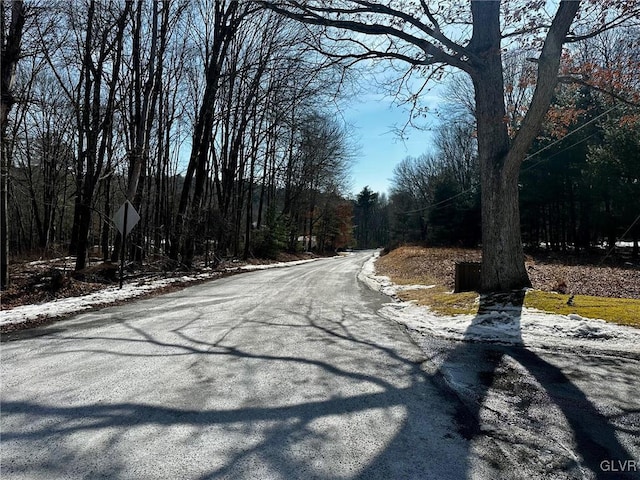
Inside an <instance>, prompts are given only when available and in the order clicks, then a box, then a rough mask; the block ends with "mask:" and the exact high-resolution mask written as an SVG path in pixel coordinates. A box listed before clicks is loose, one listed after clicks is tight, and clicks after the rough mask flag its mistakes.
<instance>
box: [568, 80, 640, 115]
mask: <svg viewBox="0 0 640 480" xmlns="http://www.w3.org/2000/svg"><path fill="white" fill-rule="evenodd" d="M558 82H559V83H564V84H567V85H570V84H575V85H582V86H583V87H587V88H590V89H592V90H595V91H596V92H600V93H603V94H605V95H609V96H610V97H611V98H614V99H616V100H618V101H620V102H622V103H624V104H626V105H629V106H631V107H636V108H638V107H640V103H637V102H632V101H630V100H627V99H626V98H624V97H622V96H620V95H618V94H617V93H614V92H612V91H609V90H605V89H604V88H601V87H598V86H597V85H593V84H591V83H589V82H586V81H584V80H582V79H581V78H577V77H572V76H571V75H562V76H559V77H558Z"/></svg>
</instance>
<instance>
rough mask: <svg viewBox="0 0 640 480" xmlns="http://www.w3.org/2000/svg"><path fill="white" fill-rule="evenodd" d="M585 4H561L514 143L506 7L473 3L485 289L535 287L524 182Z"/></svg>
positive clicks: (472, 44)
mask: <svg viewBox="0 0 640 480" xmlns="http://www.w3.org/2000/svg"><path fill="white" fill-rule="evenodd" d="M579 6H580V2H566V1H565V2H561V3H560V5H559V7H558V12H557V14H556V16H555V17H554V19H553V22H552V24H551V27H550V29H549V33H548V35H547V38H546V39H545V42H544V46H543V48H542V52H541V54H540V58H539V59H538V75H537V82H536V90H535V92H534V95H533V99H532V100H531V104H530V105H529V110H528V112H527V115H526V117H525V119H524V120H523V122H522V126H521V127H520V129H519V131H518V134H517V135H516V137H515V138H514V139H513V141H511V140H510V139H509V135H508V131H507V124H506V108H505V104H504V80H503V68H502V56H501V51H502V50H501V49H502V45H501V43H500V42H501V33H500V2H499V1H484V2H480V1H476V2H472V7H471V11H472V14H473V36H472V39H471V41H470V42H469V46H468V48H469V50H470V51H472V52H473V53H475V54H476V58H475V59H474V60H473V61H472V62H471V65H472V68H471V70H470V71H469V73H470V75H471V78H472V80H473V85H474V89H475V97H476V98H475V100H476V120H477V124H478V157H479V161H480V182H481V187H482V275H481V289H482V290H484V291H503V290H510V289H518V288H523V287H527V286H530V285H531V282H530V280H529V276H528V275H527V270H526V268H525V265H524V252H523V249H522V240H521V236H520V211H519V199H518V177H519V173H520V166H521V165H522V162H523V161H524V158H525V156H526V154H527V152H528V150H529V148H530V147H531V143H532V142H533V140H534V139H535V137H536V135H537V134H538V131H539V129H540V125H541V124H542V121H543V120H544V117H545V114H546V112H547V110H548V108H549V104H550V103H551V98H552V96H553V92H554V90H555V87H556V85H557V83H558V80H557V74H558V67H559V65H560V56H561V54H562V45H563V43H564V40H565V38H566V35H567V32H568V30H569V27H570V25H571V22H572V21H573V18H574V17H575V15H576V12H577V10H578V8H579Z"/></svg>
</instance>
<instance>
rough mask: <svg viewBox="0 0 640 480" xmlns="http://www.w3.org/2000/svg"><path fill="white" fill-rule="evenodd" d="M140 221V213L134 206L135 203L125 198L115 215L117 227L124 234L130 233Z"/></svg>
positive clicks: (114, 220)
mask: <svg viewBox="0 0 640 480" xmlns="http://www.w3.org/2000/svg"><path fill="white" fill-rule="evenodd" d="M125 209H126V210H127V212H126V213H127V214H126V219H127V229H126V231H125V229H124V222H125ZM139 221H140V215H138V212H136V209H135V208H133V205H131V202H129V200H125V202H124V203H123V204H122V206H121V207H120V208H119V209H118V211H117V212H116V214H115V215H114V216H113V223H115V225H116V228H117V229H118V231H119V232H120V233H121V234H122V235H124V236H127V235H129V232H131V230H133V227H135V226H136V224H137V223H138V222H139Z"/></svg>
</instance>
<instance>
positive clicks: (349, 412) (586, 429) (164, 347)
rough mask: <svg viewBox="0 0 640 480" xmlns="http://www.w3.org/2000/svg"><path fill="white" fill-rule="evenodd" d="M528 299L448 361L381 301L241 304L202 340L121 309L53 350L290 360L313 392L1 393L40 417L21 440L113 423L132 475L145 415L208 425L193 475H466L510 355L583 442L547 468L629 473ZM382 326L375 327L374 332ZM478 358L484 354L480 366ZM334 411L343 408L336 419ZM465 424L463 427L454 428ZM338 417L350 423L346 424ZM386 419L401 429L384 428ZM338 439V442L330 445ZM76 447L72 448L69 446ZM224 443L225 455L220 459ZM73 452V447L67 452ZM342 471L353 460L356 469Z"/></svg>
mask: <svg viewBox="0 0 640 480" xmlns="http://www.w3.org/2000/svg"><path fill="white" fill-rule="evenodd" d="M506 300H509V302H510V304H511V307H510V308H509V310H508V312H506V313H505V312H504V308H501V307H500V305H502V304H504V303H505V302H506ZM523 300H524V293H522V294H521V293H516V294H514V295H512V296H511V297H510V298H508V299H505V298H497V299H496V297H483V300H482V305H481V308H480V313H479V315H478V316H477V317H476V318H475V319H474V321H473V322H472V325H471V326H470V328H469V331H468V335H467V338H466V339H465V341H463V342H460V343H459V344H458V345H457V346H455V347H454V348H453V349H452V348H451V347H450V344H449V343H447V346H446V348H445V347H443V350H442V352H443V355H444V360H442V361H440V360H439V359H437V358H426V357H425V356H424V355H422V354H417V353H416V352H417V349H409V350H407V349H401V348H399V347H398V346H397V337H396V335H397V333H398V331H399V329H400V327H399V326H398V325H395V324H387V323H384V324H381V323H380V322H381V319H380V318H379V317H377V316H375V315H372V316H371V317H370V318H369V317H363V315H362V313H361V312H358V311H355V310H352V309H349V308H346V307H345V308H343V310H342V312H341V315H340V316H339V318H334V317H331V316H322V315H321V316H318V315H317V313H315V312H317V310H316V309H314V308H313V305H311V304H309V305H307V306H306V311H305V310H304V309H302V310H295V311H294V310H286V309H283V310H282V316H281V317H278V318H275V317H274V318H261V319H256V318H253V317H245V318H239V319H237V320H236V321H234V322H233V324H230V326H229V327H228V328H227V329H226V331H225V332H224V334H221V335H220V336H219V337H218V339H217V340H215V341H213V340H203V339H202V338H201V337H199V336H198V335H195V334H193V333H191V332H192V330H191V328H192V326H193V325H194V323H195V321H194V320H193V319H192V320H190V321H188V322H183V323H182V324H181V325H180V326H178V327H176V328H175V329H173V330H172V331H171V332H164V333H163V335H162V337H159V336H157V334H152V333H150V332H151V330H149V331H147V330H146V329H145V328H143V327H142V326H140V325H139V324H137V323H136V322H135V321H129V320H126V319H121V322H120V325H121V326H122V327H124V328H125V329H127V330H128V331H129V332H130V333H131V335H124V334H122V335H117V336H101V337H99V336H91V334H89V333H87V334H85V335H84V336H83V335H79V336H77V335H76V336H73V337H66V336H65V335H64V334H61V333H56V334H55V336H57V338H59V339H60V340H61V341H62V340H72V341H73V342H74V344H75V342H78V345H79V346H78V348H74V349H73V350H65V351H64V352H61V353H52V354H50V355H51V356H52V358H53V357H55V356H56V355H66V354H68V353H70V352H71V351H74V352H76V353H79V352H80V353H86V354H93V355H97V354H107V355H112V356H124V357H127V358H129V357H131V358H132V359H133V357H138V358H141V359H150V358H151V359H153V357H158V358H171V357H183V356H187V357H192V358H193V362H191V367H193V369H194V370H195V367H196V366H198V365H200V366H204V367H207V366H210V365H211V364H212V362H217V363H220V362H224V364H225V365H226V366H225V367H224V368H225V369H228V370H229V371H230V372H231V373H234V374H238V375H240V374H242V373H243V372H246V371H248V370H247V369H248V367H251V369H252V370H251V371H252V372H253V373H251V375H259V374H261V372H264V371H266V369H269V368H276V367H278V368H280V369H281V371H282V372H289V374H288V375H283V376H281V377H278V380H277V381H280V382H282V384H281V385H276V386H275V387H277V388H275V389H274V391H276V392H277V390H278V388H280V389H281V390H283V391H286V389H287V388H290V387H291V385H290V384H291V383H292V382H296V381H299V382H300V384H299V385H297V386H296V388H300V389H304V388H309V389H310V392H309V398H308V399H307V400H305V401H303V402H297V403H291V402H287V401H286V396H285V395H284V394H283V397H282V398H281V399H280V400H279V401H280V404H278V401H274V402H272V403H271V404H269V405H263V406H261V405H255V404H251V403H252V402H253V401H254V399H251V398H245V399H244V401H245V404H240V405H235V404H234V405H233V406H230V407H229V408H222V407H220V406H217V407H216V408H211V407H210V406H207V405H206V402H205V407H204V408H186V407H184V406H175V405H174V406H169V405H163V404H162V402H160V403H158V402H155V403H143V402H125V401H116V402H113V403H112V402H105V403H103V404H97V403H91V404H84V405H69V406H65V405H47V404H45V403H38V402H35V401H6V402H3V404H2V414H3V417H4V418H5V419H6V418H12V417H13V418H26V419H28V420H27V421H26V422H25V425H27V424H30V425H31V426H29V428H25V429H24V430H19V429H13V428H12V427H9V428H6V427H3V432H2V435H3V442H11V443H14V444H17V445H25V444H30V443H31V442H34V444H35V445H42V444H45V443H58V444H64V442H65V439H68V438H71V437H73V436H74V435H76V434H78V433H79V432H83V431H88V432H92V431H93V432H95V433H96V434H98V433H101V432H119V433H113V434H112V437H111V438H110V441H109V443H106V444H105V445H104V446H103V447H102V451H100V452H99V453H100V454H101V455H103V456H104V457H106V458H108V459H109V461H110V462H111V463H112V467H113V468H114V471H123V472H124V473H123V475H125V473H126V471H127V468H128V467H127V465H128V463H129V461H130V460H129V459H128V458H118V453H120V454H122V452H120V451H119V449H118V448H117V445H118V443H119V441H120V439H121V438H122V437H123V435H129V434H132V435H133V434H135V432H137V431H139V430H140V429H147V430H148V434H147V435H149V436H153V435H158V436H160V435H162V434H163V432H165V431H166V429H167V428H170V429H176V428H190V429H191V430H193V431H195V432H198V433H193V434H192V435H193V436H192V437H191V438H190V439H189V442H192V443H188V445H187V446H188V448H194V449H195V448H201V449H203V450H205V451H207V452H209V450H208V449H212V450H211V451H210V452H209V455H210V457H209V458H210V459H211V463H212V465H209V466H207V468H205V471H198V473H197V474H196V473H195V472H196V470H193V471H192V473H193V474H190V475H186V477H189V478H200V479H203V480H204V479H215V478H250V477H251V474H250V472H251V465H252V464H255V462H256V460H257V459H259V460H260V461H261V462H263V463H264V465H266V466H267V469H266V471H265V472H264V473H265V477H269V476H270V475H271V476H273V477H274V478H309V479H311V478H317V479H330V478H335V477H336V472H338V471H340V472H341V473H342V474H341V476H342V477H343V478H352V479H354V480H355V479H362V480H364V479H395V478H403V479H412V478H413V479H424V478H438V479H447V478H449V479H458V478H468V477H471V476H472V472H473V471H474V469H475V468H476V467H477V464H478V462H477V460H478V458H480V460H481V461H482V454H481V453H478V452H476V451H475V450H474V448H475V447H474V445H475V444H476V443H477V442H481V441H483V438H487V436H488V435H489V436H490V435H491V434H490V433H489V434H487V431H486V430H485V428H484V427H485V426H486V422H485V420H483V414H484V413H485V412H484V410H483V409H485V408H486V403H487V402H486V401H487V399H488V398H489V397H490V396H491V394H492V389H494V388H495V387H496V384H497V383H498V382H499V381H500V377H501V372H502V370H501V369H503V368H504V367H503V363H504V360H505V359H512V360H513V361H515V362H516V363H517V364H518V365H520V366H521V367H523V368H524V369H525V370H526V371H527V372H529V373H530V374H531V375H532V376H533V377H534V378H535V380H536V381H537V382H538V384H539V385H540V386H541V387H542V389H543V390H544V392H546V395H547V396H548V397H549V398H550V399H551V401H552V403H553V404H554V405H555V406H556V407H557V408H558V409H559V411H560V412H561V413H562V414H563V415H564V417H565V418H566V420H567V423H568V425H569V426H570V428H571V430H572V433H573V437H574V439H575V446H574V447H573V448H574V450H575V451H576V452H577V454H578V455H579V456H580V457H581V459H580V461H579V462H577V461H575V460H572V459H571V458H570V456H568V457H567V462H566V463H565V464H564V465H553V466H552V467H550V468H552V469H551V470H547V471H546V472H545V473H547V474H549V476H550V477H553V476H554V475H557V474H562V475H563V476H564V475H565V474H566V475H568V476H570V477H571V476H575V477H581V476H582V475H581V474H580V472H579V471H580V469H581V468H582V466H584V467H587V468H588V469H590V470H591V471H592V472H593V473H594V475H595V478H598V479H604V478H632V477H631V476H630V475H628V476H627V477H625V476H624V474H621V473H619V472H618V473H616V474H612V473H611V472H606V471H603V469H602V468H601V462H602V461H608V460H627V459H629V460H633V458H632V456H631V454H630V452H628V451H627V450H626V449H625V448H624V446H623V445H622V444H621V443H620V442H619V440H618V439H617V437H616V430H615V428H614V426H613V425H612V424H611V422H610V420H609V419H608V418H607V417H606V416H605V415H604V414H602V413H601V412H600V411H599V410H598V408H597V407H596V406H595V405H594V404H593V403H592V402H591V401H590V400H589V399H588V398H587V396H586V395H585V394H584V393H583V392H582V391H581V390H580V389H579V388H578V387H577V386H576V385H575V384H573V383H572V381H571V380H570V379H569V378H568V377H567V376H566V375H565V374H564V373H563V372H562V371H561V370H560V369H559V368H558V367H556V366H554V365H552V364H550V363H549V362H548V361H546V360H544V359H543V358H541V357H540V356H539V355H537V354H536V353H534V352H532V351H531V350H528V349H527V348H526V347H524V346H523V342H522V338H521V337H520V317H521V311H522V304H523ZM283 318H286V319H287V320H286V321H284V320H283ZM354 319H357V320H354ZM198 321H203V319H198ZM385 322H386V321H385ZM500 322H511V323H512V325H511V326H510V327H511V328H510V329H503V330H504V331H509V332H511V334H512V335H511V337H510V338H509V343H511V345H509V346H505V345H500V344H493V345H483V344H478V343H476V342H474V341H473V340H474V338H475V337H474V335H473V333H474V332H475V330H476V329H478V328H492V327H494V328H499V327H501V325H499V324H500ZM243 328H247V329H252V330H254V331H255V332H256V336H258V337H259V332H261V331H263V330H260V329H270V330H277V331H281V332H282V343H281V344H280V345H272V346H271V347H272V348H271V349H268V348H266V349H265V348H263V347H264V345H260V338H258V339H257V342H258V343H257V344H256V346H255V348H254V349H251V348H247V347H241V346H238V345H234V344H233V342H232V341H231V339H230V337H231V336H232V333H233V332H235V331H238V330H240V329H243ZM372 328H376V329H377V330H378V331H376V332H373V331H372V330H371V329H372ZM294 329H303V330H306V331H308V333H309V341H310V342H314V345H315V348H316V349H317V350H318V352H317V355H316V356H313V357H309V356H302V355H296V354H295V352H292V351H290V350H288V348H289V347H290V346H289V345H288V343H287V342H288V339H287V335H288V332H291V331H292V330H294ZM120 332H121V333H126V331H125V332H122V331H120ZM273 338H276V339H277V337H273ZM276 341H277V340H276ZM83 343H84V347H83V346H82V344H83ZM131 344H133V345H136V350H135V351H134V352H131V351H127V350H125V348H123V347H124V346H125V345H131ZM323 349H324V351H326V352H328V354H325V353H326V352H324V351H323ZM358 349H362V350H361V351H363V352H366V355H363V356H362V358H358V359H357V361H355V362H354V363H341V361H340V359H341V356H344V358H348V357H349V356H350V355H351V353H352V352H355V351H358ZM332 355H333V357H332ZM359 362H360V363H359ZM361 362H379V364H380V365H381V366H385V368H386V369H387V370H386V371H380V370H375V369H373V370H374V371H375V374H374V373H372V369H371V368H369V367H366V368H365V366H363V364H362V363H361ZM436 363H439V369H438V371H436V372H433V371H429V370H428V368H425V365H427V364H436ZM470 365H472V366H474V368H473V369H470V367H469V366H470ZM283 366H284V367H283ZM191 367H190V372H191ZM303 367H304V368H311V369H312V372H314V374H315V375H316V376H315V377H314V378H308V379H307V378H300V377H299V373H296V372H299V370H297V369H300V368H303ZM214 371H215V372H218V370H214ZM225 371H226V370H225ZM204 377H206V378H200V379H199V380H198V381H199V382H200V383H199V386H198V388H199V389H201V390H203V391H205V393H206V394H207V395H211V396H214V395H216V393H217V392H216V388H217V386H218V385H219V383H218V384H217V382H221V381H222V380H221V379H219V378H216V377H212V376H211V375H209V376H206V375H205V376H204ZM249 380H251V379H249ZM315 380H319V381H322V382H326V383H327V386H328V387H327V388H329V389H330V388H331V387H333V386H339V387H341V388H346V387H348V388H350V389H353V391H349V393H345V392H346V391H345V392H340V391H337V390H336V391H333V392H332V391H330V392H329V393H331V395H330V396H329V397H328V398H326V397H325V398H319V397H317V396H314V395H313V394H312V392H311V388H310V387H311V386H310V385H309V382H313V381H315ZM274 381H276V380H274ZM305 382H307V383H305ZM345 386H346V387H345ZM70 387H71V386H70ZM526 393H527V392H525V394H526ZM528 393H531V392H528ZM276 400H278V399H276ZM336 418H338V419H339V421H337V422H335V423H331V422H332V421H333V420H332V419H336ZM451 419H455V422H454V423H452V420H451ZM366 422H371V423H372V424H373V425H374V427H377V428H379V435H380V438H374V439H372V440H371V443H376V445H377V447H379V448H377V447H376V448H373V447H371V448H364V449H363V450H362V454H363V455H365V454H366V455H367V457H366V462H364V463H363V459H362V458H361V459H359V458H358V456H357V452H356V454H353V452H351V453H352V454H351V455H349V454H345V452H344V451H345V450H348V449H349V448H352V449H356V448H360V447H356V442H357V441H358V442H359V441H362V439H361V438H357V437H358V434H359V432H360V431H362V432H364V431H367V430H366V429H364V428H362V426H363V424H364V423H366ZM389 425H393V427H389ZM213 428H216V429H219V435H220V438H221V440H220V441H226V440H222V439H223V438H225V437H229V438H235V439H237V440H238V442H239V443H238V444H237V445H236V446H235V447H232V446H231V445H229V448H228V451H227V452H226V453H225V454H224V455H222V454H220V453H219V451H218V450H216V449H215V448H213V446H211V445H208V444H205V443H202V442H203V441H204V440H202V438H201V437H202V435H204V434H203V433H199V432H203V431H211V429H213ZM452 428H453V429H454V430H453V431H452ZM455 428H457V429H458V431H459V433H460V434H461V435H462V437H464V439H465V440H462V439H461V438H460V437H459V436H457V435H456V434H455ZM336 429H340V431H339V432H337V433H336ZM386 429H388V430H389V431H390V433H389V435H388V436H387V437H385V438H384V439H382V437H384V435H385V430H386ZM369 431H370V430H369ZM131 432H133V433H131ZM140 435H142V434H140ZM541 435H544V432H542V433H541ZM199 436H200V437H199ZM141 439H142V437H141ZM39 442H40V443H39ZM331 442H337V444H336V445H331V444H330V443H331ZM327 444H328V445H327ZM69 447H70V449H69V450H70V451H72V450H73V448H71V447H72V446H71V445H70V446H69ZM183 447H184V446H180V447H179V448H183ZM533 447H535V439H534V441H533V446H531V448H533ZM176 448H178V447H176ZM305 449H306V451H305ZM216 452H218V453H216ZM94 453H95V452H94ZM334 453H338V456H336V457H329V456H327V457H326V458H325V457H324V455H325V454H326V455H328V454H334ZM541 453H542V452H541ZM340 454H342V455H343V456H342V457H341V456H340ZM214 455H221V456H220V457H219V458H218V459H217V460H216V461H215V462H214V461H213V456H214ZM484 460H485V461H486V462H487V463H489V464H490V463H491V462H492V460H491V459H484ZM64 461H70V460H69V459H68V458H67V459H66V460H64ZM71 461H73V460H71ZM322 461H324V462H335V461H343V462H345V463H348V462H353V463H354V465H353V467H352V468H351V469H350V468H349V467H346V468H342V469H340V468H338V467H339V466H336V465H333V466H332V465H328V467H327V466H326V465H324V466H323V465H321V464H319V463H318V462H322ZM25 462H26V460H25ZM213 464H215V466H213ZM513 464H514V460H513V459H510V460H509V461H507V462H505V464H504V465H502V464H500V462H497V463H496V462H495V461H493V464H491V465H490V467H489V469H488V470H485V473H486V472H489V475H494V474H495V475H497V476H498V477H501V478H523V477H525V476H526V475H525V474H524V473H521V474H515V473H514V472H509V471H508V470H504V468H509V466H513ZM205 466H206V465H205ZM538 466H539V465H538ZM324 467H327V468H324ZM334 467H335V468H334ZM21 468H22V469H23V470H24V471H27V472H29V471H30V470H29V469H30V468H31V469H33V468H39V469H40V470H41V471H48V472H51V473H56V474H58V473H60V472H64V468H65V465H63V464H61V460H59V459H55V458H45V460H44V461H43V462H42V464H41V465H39V466H36V467H34V466H33V465H28V464H26V463H25V464H24V465H22V467H21ZM107 470H108V469H107ZM107 470H105V471H107ZM344 472H351V473H350V475H348V476H347V475H344ZM533 473H534V476H535V474H540V473H541V472H540V470H538V471H535V472H533ZM495 475H494V476H495Z"/></svg>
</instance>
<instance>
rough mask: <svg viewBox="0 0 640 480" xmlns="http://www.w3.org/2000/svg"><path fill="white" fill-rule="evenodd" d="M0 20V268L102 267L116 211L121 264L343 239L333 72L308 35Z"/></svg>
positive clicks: (209, 25)
mask: <svg viewBox="0 0 640 480" xmlns="http://www.w3.org/2000/svg"><path fill="white" fill-rule="evenodd" d="M2 5H3V11H2V20H3V45H4V44H5V42H4V40H5V38H6V35H5V29H4V25H6V24H7V22H11V21H12V18H13V19H15V18H17V16H16V15H17V13H20V12H22V15H23V21H24V22H23V23H24V28H23V33H22V48H21V50H22V53H21V54H20V55H19V62H17V70H16V74H15V81H14V82H13V85H12V88H11V92H12V98H13V99H14V102H13V104H12V105H11V106H12V107H13V108H12V111H11V116H10V118H9V119H8V122H7V124H6V129H3V131H4V132H5V133H4V134H3V142H2V148H3V152H2V155H3V165H4V166H5V167H6V169H7V174H6V175H3V178H5V179H8V184H7V187H8V198H9V202H8V204H7V211H6V213H7V215H6V217H7V218H8V219H9V220H8V222H9V225H10V228H9V230H8V243H7V245H8V248H9V250H10V252H11V255H16V256H17V255H21V254H25V253H28V252H34V251H35V252H39V253H40V254H42V255H49V256H51V255H65V254H67V253H68V254H71V255H76V256H77V263H76V269H77V270H80V269H82V268H84V267H85V265H86V261H87V258H88V257H89V254H91V255H92V256H96V255H99V256H100V257H101V258H103V259H105V260H107V259H111V260H117V259H118V255H119V251H120V248H119V244H120V243H119V242H120V241H121V240H120V238H119V237H118V236H117V235H116V229H115V228H114V225H113V222H112V221H111V218H112V217H113V214H114V212H115V211H116V210H117V209H118V208H119V207H120V205H121V204H122V203H123V201H124V200H125V199H129V200H130V201H131V202H132V204H133V205H134V207H135V208H136V209H137V211H138V212H139V213H140V216H141V222H140V225H139V226H137V227H136V229H135V230H134V231H133V233H132V236H133V238H132V242H131V243H132V248H131V252H130V255H131V257H132V258H140V257H141V256H145V257H147V256H149V255H156V254H157V255H161V256H165V257H166V258H168V259H171V260H172V261H173V262H174V265H179V264H182V265H184V266H186V267H189V266H190V265H191V263H192V261H193V258H194V255H196V254H202V253H205V252H206V253H210V257H211V258H212V259H215V258H216V257H219V256H222V255H235V256H241V255H242V256H245V257H246V256H248V255H258V256H271V255H274V254H275V253H276V252H277V251H278V249H282V248H285V247H288V248H289V249H291V250H295V249H296V248H297V249H303V248H306V247H307V246H310V244H311V238H314V239H315V242H316V243H317V248H319V249H321V250H334V249H335V248H338V247H340V246H345V245H346V244H347V243H348V242H350V231H351V230H350V222H351V209H350V203H349V202H347V201H346V200H345V199H344V194H345V193H346V192H345V185H346V183H347V174H348V166H349V161H350V148H351V147H350V146H349V144H348V142H347V139H346V136H345V131H344V127H343V125H342V124H341V123H340V122H339V121H338V120H337V119H336V117H335V115H333V111H334V110H335V104H336V102H337V101H338V98H337V96H338V95H339V90H340V86H341V83H342V82H344V81H345V74H344V72H343V71H342V69H341V67H339V66H336V65H334V64H332V62H330V61H328V60H327V59H326V58H324V57H322V56H320V55H319V54H317V53H314V51H313V50H311V49H310V48H309V47H308V44H309V43H310V42H311V41H312V40H311V38H310V37H311V36H312V34H313V32H311V31H309V30H308V29H301V28H299V25H298V24H296V23H295V22H293V21H291V20H288V19H286V18H285V17H282V16H280V15H277V14H275V13H273V12H269V11H266V10H264V9H262V8H260V7H259V6H257V5H256V4H255V3H253V2H234V1H220V0H202V1H198V2H192V1H186V0H185V1H181V2H175V1H171V2H170V1H168V0H166V1H162V2H159V1H151V0H149V1H140V2H125V1H102V0H89V1H86V2H71V3H70V2H66V1H57V2H56V1H47V2H25V4H24V5H22V2H14V5H19V7H20V8H19V9H18V10H16V9H14V12H13V13H12V12H9V11H5V10H4V8H5V6H7V5H9V4H8V3H7V2H2ZM11 13H12V14H11ZM11 25H12V27H11V28H14V27H13V24H11ZM3 55H4V50H3ZM17 58H18V55H17V56H16V59H17ZM3 72H4V67H3ZM5 90H7V91H8V88H7V89H5V88H4V83H3V91H5ZM3 126H4V124H3ZM303 239H304V240H303ZM303 243H308V244H309V245H306V244H305V245H303ZM316 243H314V246H315V244H316Z"/></svg>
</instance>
